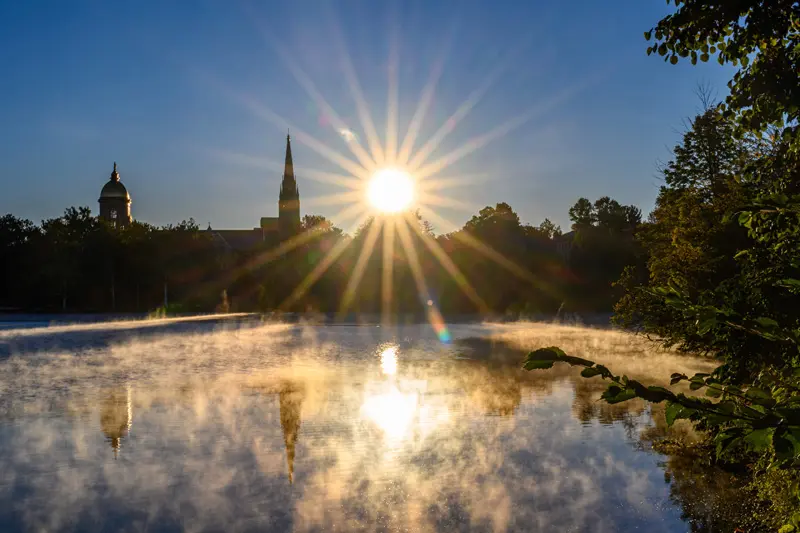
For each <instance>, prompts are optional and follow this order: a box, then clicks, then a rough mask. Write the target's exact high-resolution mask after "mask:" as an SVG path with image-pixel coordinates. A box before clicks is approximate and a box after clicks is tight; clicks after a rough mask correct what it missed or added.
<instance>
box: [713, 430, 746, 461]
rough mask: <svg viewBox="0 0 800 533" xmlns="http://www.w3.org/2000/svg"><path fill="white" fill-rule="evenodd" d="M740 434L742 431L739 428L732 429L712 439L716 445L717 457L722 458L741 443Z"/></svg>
mask: <svg viewBox="0 0 800 533" xmlns="http://www.w3.org/2000/svg"><path fill="white" fill-rule="evenodd" d="M741 434H742V430H741V429H740V428H734V429H732V430H728V431H723V432H722V433H720V434H719V435H717V436H716V438H714V442H715V443H716V445H717V447H716V452H717V457H718V458H719V457H722V456H723V455H724V454H725V453H726V452H727V451H728V450H730V449H731V448H733V447H734V446H736V445H737V444H739V443H740V442H741Z"/></svg>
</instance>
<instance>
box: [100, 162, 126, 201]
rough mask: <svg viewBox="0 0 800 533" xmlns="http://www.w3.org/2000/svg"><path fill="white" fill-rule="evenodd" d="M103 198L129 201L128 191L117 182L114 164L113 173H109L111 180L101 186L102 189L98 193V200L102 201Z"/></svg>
mask: <svg viewBox="0 0 800 533" xmlns="http://www.w3.org/2000/svg"><path fill="white" fill-rule="evenodd" d="M103 198H124V199H125V200H128V201H130V199H131V195H130V194H128V189H126V188H125V186H124V185H123V184H122V182H121V181H119V172H117V164H116V163H114V171H113V172H112V173H111V178H110V179H109V180H108V181H107V182H106V184H105V185H103V189H102V190H101V191H100V199H101V200H102V199H103Z"/></svg>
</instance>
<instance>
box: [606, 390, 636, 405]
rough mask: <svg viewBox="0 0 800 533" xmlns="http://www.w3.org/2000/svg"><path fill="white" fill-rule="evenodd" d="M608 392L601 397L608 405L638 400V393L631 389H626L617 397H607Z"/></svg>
mask: <svg viewBox="0 0 800 533" xmlns="http://www.w3.org/2000/svg"><path fill="white" fill-rule="evenodd" d="M607 392H608V391H606V392H604V393H603V395H602V396H601V398H603V399H604V400H605V401H606V402H607V403H610V404H615V403H620V402H627V401H628V400H632V399H633V398H636V393H635V392H634V391H632V390H630V389H625V390H623V391H622V392H620V393H619V394H617V395H615V396H607V395H606V393H607Z"/></svg>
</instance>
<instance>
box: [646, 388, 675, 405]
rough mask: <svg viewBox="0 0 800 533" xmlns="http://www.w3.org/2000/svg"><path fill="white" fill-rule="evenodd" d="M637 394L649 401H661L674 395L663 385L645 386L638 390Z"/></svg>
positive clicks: (670, 398)
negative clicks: (643, 388)
mask: <svg viewBox="0 0 800 533" xmlns="http://www.w3.org/2000/svg"><path fill="white" fill-rule="evenodd" d="M637 394H638V395H639V396H641V397H642V398H643V399H645V400H647V401H648V402H651V403H661V402H663V401H665V400H672V399H674V398H675V395H674V394H672V392H671V391H668V390H667V389H665V388H664V387H647V388H646V389H645V390H643V391H638V392H637Z"/></svg>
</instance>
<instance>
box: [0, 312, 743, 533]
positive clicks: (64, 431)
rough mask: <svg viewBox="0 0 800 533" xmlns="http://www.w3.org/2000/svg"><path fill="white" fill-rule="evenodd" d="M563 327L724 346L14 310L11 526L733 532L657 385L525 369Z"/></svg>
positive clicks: (3, 504)
mask: <svg viewBox="0 0 800 533" xmlns="http://www.w3.org/2000/svg"><path fill="white" fill-rule="evenodd" d="M549 345H558V346H561V347H563V348H565V349H566V350H567V351H568V353H571V354H574V355H579V356H583V357H587V358H590V359H594V360H596V361H598V362H603V363H604V364H607V365H609V366H610V367H611V368H612V370H613V371H615V372H616V373H620V374H621V373H623V372H624V373H627V374H628V375H629V376H632V377H633V376H636V377H638V378H640V379H643V380H652V381H653V382H656V381H658V382H662V383H663V382H664V381H666V380H668V378H669V375H670V374H671V373H672V372H676V371H678V372H694V371H705V370H708V369H709V368H711V367H712V365H710V364H709V363H708V362H706V361H702V360H699V359H693V358H689V357H684V356H678V355H674V354H671V353H668V352H664V351H660V350H658V349H656V348H654V347H652V346H650V345H648V344H645V343H644V341H643V340H640V339H637V338H634V337H632V336H630V335H628V334H625V333H621V332H616V331H611V330H600V329H587V328H581V327H570V326H560V325H553V324H504V325H450V326H447V327H443V326H441V327H438V328H437V329H436V330H435V331H434V329H433V328H431V327H430V326H428V325H411V326H401V327H378V326H353V325H342V326H315V325H303V324H291V325H285V324H269V323H264V322H261V321H260V320H258V319H253V318H242V317H236V318H233V319H222V318H221V319H206V320H191V319H187V320H172V321H171V320H162V321H151V322H138V323H137V322H132V323H124V322H123V323H106V324H94V325H93V324H81V325H76V326H54V327H50V328H27V329H15V328H11V329H4V330H2V331H0V449H1V450H2V454H0V531H3V532H14V531H151V532H172V531H487V532H495V531H559V532H561V531H576V532H577V531H581V532H583V531H586V532H613V531H648V532H661V531H732V530H733V528H734V527H735V523H736V516H735V515H736V513H737V512H741V505H740V504H741V502H740V501H738V500H737V497H738V493H737V489H736V487H737V483H739V481H738V480H737V479H736V478H735V477H733V476H731V475H729V474H725V473H723V472H719V471H715V470H713V469H712V468H710V467H704V466H699V465H697V464H696V463H695V462H693V461H692V460H691V459H689V458H686V457H681V456H675V457H670V456H666V455H662V454H659V453H656V452H655V451H653V449H652V443H653V441H654V440H656V439H659V438H661V437H663V436H664V435H665V434H666V432H667V430H666V428H665V424H664V422H663V414H662V411H660V410H659V408H658V406H656V407H651V406H648V405H646V404H644V403H637V402H627V403H625V404H618V405H613V406H611V405H606V404H604V403H601V402H599V401H598V398H599V396H600V394H601V392H602V391H603V388H604V387H603V384H602V382H601V381H600V380H599V378H594V379H592V380H586V379H582V378H580V377H579V376H578V374H577V372H576V371H574V370H573V369H570V368H568V367H559V366H558V365H557V366H556V367H555V368H553V369H552V370H548V371H537V372H525V371H523V370H521V369H520V368H519V362H520V360H521V358H522V357H523V356H524V354H525V353H526V351H527V350H529V349H532V348H537V347H541V346H549ZM670 431H673V436H676V437H681V438H686V439H691V438H694V437H693V433H692V431H691V429H690V428H688V427H687V426H680V425H678V426H677V427H676V428H674V429H672V430H670Z"/></svg>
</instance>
